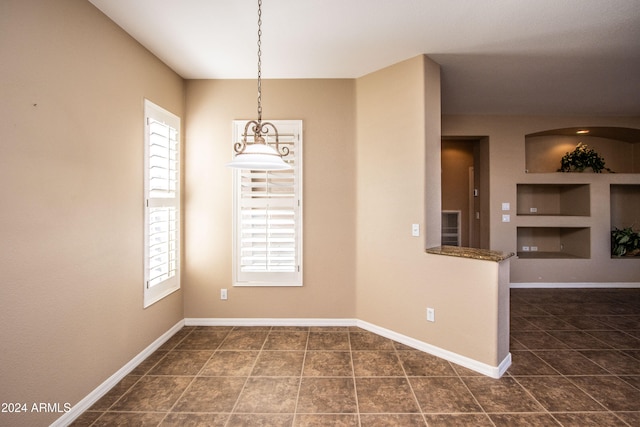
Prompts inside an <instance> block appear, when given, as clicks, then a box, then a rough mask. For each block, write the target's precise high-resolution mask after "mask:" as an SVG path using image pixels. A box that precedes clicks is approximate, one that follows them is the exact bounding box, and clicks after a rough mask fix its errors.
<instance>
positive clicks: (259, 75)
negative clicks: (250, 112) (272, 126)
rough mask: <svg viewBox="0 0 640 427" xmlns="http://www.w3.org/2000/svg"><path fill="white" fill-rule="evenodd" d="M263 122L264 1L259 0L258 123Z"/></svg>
mask: <svg viewBox="0 0 640 427" xmlns="http://www.w3.org/2000/svg"><path fill="white" fill-rule="evenodd" d="M261 121H262V0H258V123H260V122H261Z"/></svg>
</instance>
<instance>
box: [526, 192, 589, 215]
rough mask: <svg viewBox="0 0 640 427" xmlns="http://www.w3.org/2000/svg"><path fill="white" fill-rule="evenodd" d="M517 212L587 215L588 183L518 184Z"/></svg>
mask: <svg viewBox="0 0 640 427" xmlns="http://www.w3.org/2000/svg"><path fill="white" fill-rule="evenodd" d="M517 203H518V204H517V214H518V215H541V216H589V215H590V210H591V203H590V195H589V184H518V185H517Z"/></svg>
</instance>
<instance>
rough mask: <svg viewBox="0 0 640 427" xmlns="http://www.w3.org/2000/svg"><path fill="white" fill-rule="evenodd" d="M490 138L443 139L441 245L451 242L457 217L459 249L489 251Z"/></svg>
mask: <svg viewBox="0 0 640 427" xmlns="http://www.w3.org/2000/svg"><path fill="white" fill-rule="evenodd" d="M488 141H489V138H487V137H443V138H442V140H441V144H442V146H441V158H442V212H443V222H442V224H443V230H442V241H443V244H445V242H452V241H455V239H453V238H452V236H451V234H452V229H451V224H452V222H453V221H454V219H453V218H454V217H455V216H456V215H457V217H458V218H457V223H458V224H459V227H458V231H457V232H458V233H459V235H458V238H457V242H458V246H464V247H469V248H480V249H489V245H490V242H489V237H490V232H489V231H490V229H489V205H488V203H489V149H488Z"/></svg>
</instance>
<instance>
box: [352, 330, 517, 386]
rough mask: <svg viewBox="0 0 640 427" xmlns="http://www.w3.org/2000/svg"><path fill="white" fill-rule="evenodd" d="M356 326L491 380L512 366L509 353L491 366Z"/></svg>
mask: <svg viewBox="0 0 640 427" xmlns="http://www.w3.org/2000/svg"><path fill="white" fill-rule="evenodd" d="M356 326H358V327H360V328H362V329H365V330H367V331H369V332H373V333H375V334H377V335H380V336H383V337H385V338H389V339H391V340H394V341H397V342H399V343H400V344H404V345H406V346H409V347H412V348H415V349H416V350H420V351H424V352H425V353H429V354H431V355H433V356H436V357H439V358H441V359H444V360H447V361H449V362H452V363H455V364H457V365H460V366H464V367H465V368H468V369H471V370H472V371H475V372H478V373H480V374H483V375H486V376H488V377H491V378H500V377H501V376H502V375H503V374H504V373H505V372H506V371H507V369H508V368H509V366H511V353H508V354H507V356H506V357H505V358H504V359H503V360H502V361H501V362H500V364H498V366H491V365H487V364H486V363H482V362H478V361H477V360H474V359H470V358H468V357H466V356H462V355H460V354H457V353H454V352H452V351H449V350H445V349H442V348H440V347H436V346H434V345H431V344H428V343H426V342H424V341H420V340H416V339H414V338H411V337H408V336H406V335H402V334H399V333H397V332H394V331H391V330H389V329H385V328H381V327H380V326H376V325H373V324H371V323H368V322H365V321H362V320H358V322H357V325H356Z"/></svg>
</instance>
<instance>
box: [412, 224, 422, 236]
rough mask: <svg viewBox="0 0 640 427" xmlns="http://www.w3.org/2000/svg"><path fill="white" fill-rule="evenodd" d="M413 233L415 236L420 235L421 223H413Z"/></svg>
mask: <svg viewBox="0 0 640 427" xmlns="http://www.w3.org/2000/svg"><path fill="white" fill-rule="evenodd" d="M411 235H412V236H413V237H419V236H420V224H411Z"/></svg>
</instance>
